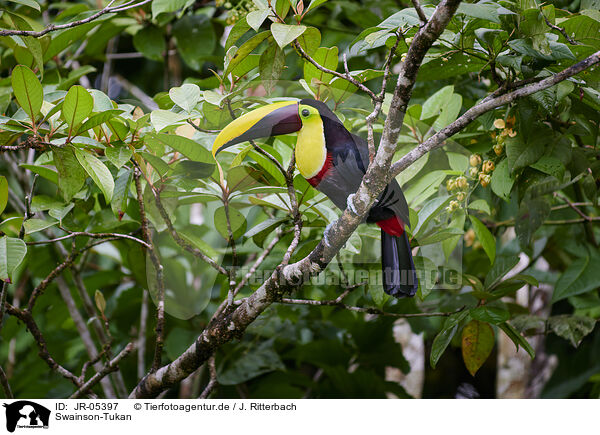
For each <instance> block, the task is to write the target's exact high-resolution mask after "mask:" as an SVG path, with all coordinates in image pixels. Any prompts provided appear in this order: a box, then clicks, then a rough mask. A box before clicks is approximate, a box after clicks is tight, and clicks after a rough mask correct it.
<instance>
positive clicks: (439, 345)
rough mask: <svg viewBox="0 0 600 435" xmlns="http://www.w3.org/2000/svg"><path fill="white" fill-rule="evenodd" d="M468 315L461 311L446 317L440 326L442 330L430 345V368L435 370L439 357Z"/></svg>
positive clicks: (466, 312)
mask: <svg viewBox="0 0 600 435" xmlns="http://www.w3.org/2000/svg"><path fill="white" fill-rule="evenodd" d="M468 314H469V313H468V311H461V312H459V313H455V314H452V315H450V316H448V318H447V319H446V321H445V322H444V325H443V326H442V330H441V331H440V332H439V333H438V335H436V336H435V338H434V339H433V344H432V345H431V355H430V356H429V363H430V364H431V367H432V368H435V366H436V365H437V363H438V361H439V360H440V358H441V356H442V355H443V353H444V352H445V351H446V348H447V347H448V345H449V344H450V342H451V341H452V337H454V334H456V332H457V331H458V326H459V324H460V322H462V321H463V320H464V319H465V318H466V317H467V315H468Z"/></svg>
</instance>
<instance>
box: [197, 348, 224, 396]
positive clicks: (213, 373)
mask: <svg viewBox="0 0 600 435" xmlns="http://www.w3.org/2000/svg"><path fill="white" fill-rule="evenodd" d="M206 363H207V365H208V370H209V373H210V380H209V381H208V384H207V385H206V388H204V391H202V394H200V396H199V397H198V398H199V399H206V398H208V396H210V393H212V392H213V391H214V389H215V388H217V386H218V385H219V383H218V381H217V367H216V365H215V356H214V355H213V356H211V357H210V358H209V359H208V361H207V362H206Z"/></svg>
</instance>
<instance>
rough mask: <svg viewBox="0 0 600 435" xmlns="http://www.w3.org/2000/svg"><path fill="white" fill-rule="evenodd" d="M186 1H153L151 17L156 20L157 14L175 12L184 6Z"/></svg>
mask: <svg viewBox="0 0 600 435" xmlns="http://www.w3.org/2000/svg"><path fill="white" fill-rule="evenodd" d="M187 2H188V0H154V1H153V2H152V17H153V18H156V17H157V16H158V15H159V14H162V13H166V12H175V11H176V10H178V9H181V8H182V7H184V6H185V5H186V3H187Z"/></svg>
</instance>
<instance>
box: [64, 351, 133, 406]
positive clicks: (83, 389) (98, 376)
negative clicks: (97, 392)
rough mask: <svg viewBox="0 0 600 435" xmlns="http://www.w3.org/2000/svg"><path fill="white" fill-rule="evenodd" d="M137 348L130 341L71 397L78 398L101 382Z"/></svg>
mask: <svg viewBox="0 0 600 435" xmlns="http://www.w3.org/2000/svg"><path fill="white" fill-rule="evenodd" d="M134 348H135V345H134V344H133V342H131V343H129V344H128V345H127V346H125V348H124V349H123V350H122V351H121V352H119V354H118V355H117V356H116V357H114V358H113V359H112V360H111V361H110V362H108V363H107V364H105V365H104V367H103V368H102V370H101V371H99V372H98V373H96V374H95V375H94V376H92V377H91V378H90V379H89V380H88V381H87V382H86V383H85V384H83V385H82V386H81V387H79V389H78V390H77V391H75V392H74V393H73V394H72V395H71V397H69V398H70V399H76V398H78V397H81V396H83V395H84V394H86V393H87V392H88V391H89V390H90V389H91V388H92V387H93V386H94V385H96V384H97V383H98V382H100V380H101V379H103V378H104V377H105V376H106V375H108V374H109V373H111V372H114V371H116V370H118V369H119V362H120V361H121V360H122V359H123V358H125V357H126V356H127V355H129V354H130V353H131V351H132V350H133V349H134Z"/></svg>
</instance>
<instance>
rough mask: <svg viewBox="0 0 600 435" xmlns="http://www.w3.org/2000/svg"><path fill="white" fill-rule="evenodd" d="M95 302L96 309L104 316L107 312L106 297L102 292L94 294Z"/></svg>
mask: <svg viewBox="0 0 600 435" xmlns="http://www.w3.org/2000/svg"><path fill="white" fill-rule="evenodd" d="M94 302H95V303H96V308H98V311H100V313H101V314H102V315H104V310H106V299H104V295H103V294H102V292H101V291H100V290H96V292H95V293H94Z"/></svg>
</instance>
